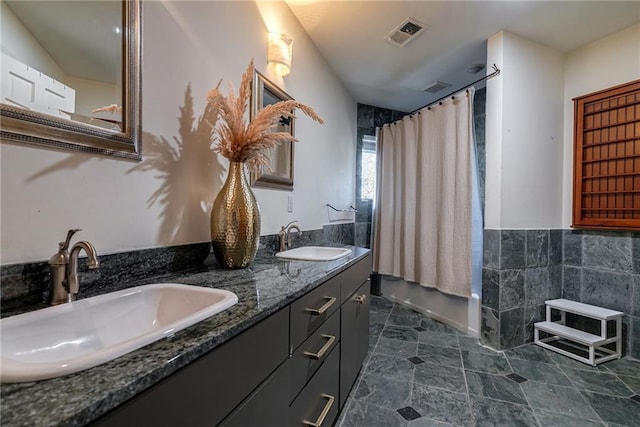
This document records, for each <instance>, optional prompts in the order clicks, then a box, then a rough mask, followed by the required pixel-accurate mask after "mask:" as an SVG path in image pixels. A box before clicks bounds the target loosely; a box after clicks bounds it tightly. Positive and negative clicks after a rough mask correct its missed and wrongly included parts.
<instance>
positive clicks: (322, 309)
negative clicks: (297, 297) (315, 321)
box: [304, 297, 337, 316]
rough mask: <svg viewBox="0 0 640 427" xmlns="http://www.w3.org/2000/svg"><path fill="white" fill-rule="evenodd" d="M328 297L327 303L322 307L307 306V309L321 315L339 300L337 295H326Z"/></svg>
mask: <svg viewBox="0 0 640 427" xmlns="http://www.w3.org/2000/svg"><path fill="white" fill-rule="evenodd" d="M324 298H327V299H328V301H327V302H326V303H324V305H323V306H322V307H320V308H305V309H304V310H305V311H308V312H309V313H311V314H315V315H316V316H319V315H321V314H322V313H324V312H325V311H327V310H329V307H331V306H332V305H333V304H334V303H335V302H336V300H337V298H336V297H324Z"/></svg>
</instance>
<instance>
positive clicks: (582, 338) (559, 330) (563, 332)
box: [534, 299, 624, 366]
mask: <svg viewBox="0 0 640 427" xmlns="http://www.w3.org/2000/svg"><path fill="white" fill-rule="evenodd" d="M545 304H546V305H547V317H546V319H547V320H546V321H545V322H537V323H536V324H535V325H534V338H535V340H534V342H535V343H536V344H538V345H539V346H541V347H544V348H548V349H549V350H553V351H555V352H557V353H560V354H564V355H565V356H568V357H571V358H573V359H576V360H579V361H580V362H584V363H587V364H589V365H591V366H596V365H598V364H599V363H603V362H606V361H608V360H612V359H619V358H620V357H621V356H622V339H621V336H622V316H623V315H624V313H622V312H621V311H615V310H609V309H607V308H602V307H596V306H594V305H589V304H583V303H581V302H576V301H571V300H568V299H553V300H548V301H545ZM551 310H559V311H560V320H559V321H557V322H552V321H551ZM566 313H573V314H577V315H579V316H584V317H589V318H591V319H597V320H600V335H599V336H598V335H593V334H590V333H588V332H585V331H581V330H579V329H574V328H570V327H568V326H566V325H565V323H566V322H565V321H566ZM610 320H611V321H613V320H615V322H616V335H615V336H614V337H608V336H607V322H608V321H610ZM540 331H544V332H546V333H548V334H551V336H550V337H547V338H542V339H541V338H540ZM561 339H564V340H567V341H570V342H573V343H577V344H580V345H582V346H586V347H587V348H588V352H589V357H588V358H586V357H582V356H580V355H579V354H575V353H572V352H570V351H568V350H565V349H562V348H559V347H556V346H554V345H552V344H550V343H552V342H554V341H558V340H561ZM611 343H615V348H616V349H615V351H614V350H611V349H608V348H605V347H604V346H605V345H607V344H611ZM596 352H597V353H596Z"/></svg>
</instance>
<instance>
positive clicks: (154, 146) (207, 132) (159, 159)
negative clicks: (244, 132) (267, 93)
mask: <svg viewBox="0 0 640 427" xmlns="http://www.w3.org/2000/svg"><path fill="white" fill-rule="evenodd" d="M180 113H181V114H180V117H179V118H178V121H179V123H180V128H179V131H178V133H179V137H174V138H173V140H174V142H173V143H170V142H169V141H167V139H166V138H164V137H162V136H161V137H157V136H154V135H152V134H150V133H144V134H143V142H142V159H143V160H142V161H141V162H140V163H138V164H136V165H135V166H134V167H132V168H131V169H129V170H128V171H127V174H131V173H134V172H149V171H155V172H156V174H155V177H156V178H159V179H161V180H162V183H161V184H160V186H159V187H158V189H157V190H156V191H155V192H154V193H153V194H152V195H151V196H150V197H149V199H147V205H148V206H153V205H155V204H156V203H159V204H161V205H162V206H163V210H162V213H161V215H160V217H161V220H162V223H161V225H160V229H159V231H158V241H159V242H160V243H161V244H162V245H165V246H171V245H174V244H182V243H188V242H206V241H208V240H209V238H210V231H209V230H210V227H211V225H210V219H209V217H210V212H211V207H212V206H213V200H214V199H215V196H216V195H217V194H218V191H219V190H220V188H222V184H223V175H224V174H225V169H224V167H223V165H222V164H221V163H220V161H219V159H218V156H217V154H216V153H214V152H213V150H212V148H211V136H212V131H213V128H214V127H215V123H216V120H217V117H215V116H214V114H212V112H211V111H210V110H209V108H208V106H207V107H205V111H204V112H203V114H202V116H200V117H199V118H198V120H197V123H196V126H195V127H194V123H195V122H196V119H195V117H194V111H193V96H192V95H191V85H190V84H189V85H187V89H186V90H185V94H184V105H183V106H182V107H180ZM89 160H95V159H94V158H91V157H89V156H87V155H86V154H84V153H79V154H72V155H70V156H69V157H67V158H66V159H64V160H61V161H59V162H57V163H55V164H53V165H51V166H49V167H47V168H45V169H43V170H41V171H38V172H37V173H35V174H33V175H31V176H30V177H29V178H28V179H27V182H31V181H35V180H37V179H40V178H42V177H44V176H47V175H49V174H51V173H54V172H56V171H59V170H62V169H77V168H79V167H80V166H82V164H83V163H86V162H87V161H89ZM98 160H104V159H101V158H98ZM194 236H195V237H194Z"/></svg>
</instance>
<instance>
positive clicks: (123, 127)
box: [0, 0, 142, 160]
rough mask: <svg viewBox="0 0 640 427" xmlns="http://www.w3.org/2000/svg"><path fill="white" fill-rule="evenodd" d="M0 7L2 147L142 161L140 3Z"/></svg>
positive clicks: (57, 0)
mask: <svg viewBox="0 0 640 427" xmlns="http://www.w3.org/2000/svg"><path fill="white" fill-rule="evenodd" d="M1 3H2V4H1V7H2V88H1V92H0V95H1V98H0V100H1V104H0V117H1V122H0V131H1V137H2V141H3V142H11V143H20V144H22V143H24V144H30V145H36V146H45V147H51V148H56V149H62V150H69V151H76V152H77V151H81V152H91V153H98V154H103V155H107V156H113V157H118V158H126V159H133V160H140V159H141V151H140V150H141V146H140V144H141V134H142V132H141V123H140V122H141V98H140V96H141V95H140V86H141V72H140V61H141V6H140V0H123V1H109V0H106V1H101V0H92V1H83V2H77V1H62V0H49V1H39V0H34V1H28V2H25V1H20V0H3V1H2V2H1Z"/></svg>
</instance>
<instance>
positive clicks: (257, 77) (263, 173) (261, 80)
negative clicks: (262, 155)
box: [249, 71, 295, 191]
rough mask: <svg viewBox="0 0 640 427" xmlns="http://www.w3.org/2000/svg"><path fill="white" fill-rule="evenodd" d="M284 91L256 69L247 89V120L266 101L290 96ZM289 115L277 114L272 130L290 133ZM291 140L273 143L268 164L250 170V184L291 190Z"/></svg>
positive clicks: (268, 155)
mask: <svg viewBox="0 0 640 427" xmlns="http://www.w3.org/2000/svg"><path fill="white" fill-rule="evenodd" d="M292 99H293V98H292V97H291V96H289V95H288V94H287V93H286V92H285V91H283V90H282V89H280V88H279V87H278V86H277V85H276V84H275V83H273V82H271V81H270V80H269V79H267V78H266V77H265V76H264V75H263V74H261V73H260V72H258V71H254V73H253V88H252V91H251V108H250V114H249V116H250V120H253V118H254V117H255V116H256V114H257V112H258V111H259V110H260V109H261V108H264V107H266V106H267V105H271V104H275V103H276V102H279V101H286V100H292ZM294 121H295V119H294V118H293V117H284V116H283V117H281V118H280V121H279V122H278V123H277V125H276V126H274V128H273V131H274V132H288V133H290V134H291V135H292V136H295V134H294ZM293 144H294V143H293V142H288V143H284V144H280V145H277V146H276V147H274V148H272V149H270V150H268V152H267V153H266V154H267V157H268V158H269V162H270V164H269V166H270V168H267V167H260V168H258V169H257V170H251V171H250V181H251V185H252V186H254V187H266V188H274V189H279V190H288V191H293Z"/></svg>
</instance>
